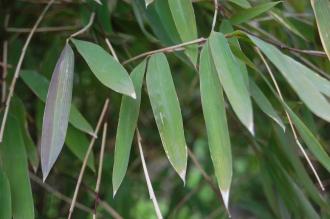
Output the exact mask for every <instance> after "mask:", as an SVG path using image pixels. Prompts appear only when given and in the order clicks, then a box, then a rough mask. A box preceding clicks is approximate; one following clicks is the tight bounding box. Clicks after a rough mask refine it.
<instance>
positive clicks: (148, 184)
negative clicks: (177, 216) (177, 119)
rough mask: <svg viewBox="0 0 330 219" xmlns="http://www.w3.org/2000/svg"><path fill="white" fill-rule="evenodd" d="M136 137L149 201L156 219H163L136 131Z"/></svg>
mask: <svg viewBox="0 0 330 219" xmlns="http://www.w3.org/2000/svg"><path fill="white" fill-rule="evenodd" d="M136 136H137V143H138V146H139V151H140V157H141V162H142V167H143V172H144V176H145V178H146V182H147V187H148V191H149V195H150V199H151V200H152V203H153V205H154V208H155V211H156V215H157V218H158V219H163V216H162V213H161V211H160V208H159V205H158V202H157V198H156V196H155V192H154V189H153V188H152V184H151V181H150V177H149V174H148V169H147V165H146V161H145V159H144V155H143V150H142V145H141V136H140V132H139V130H138V129H136Z"/></svg>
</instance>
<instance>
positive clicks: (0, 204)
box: [0, 166, 12, 219]
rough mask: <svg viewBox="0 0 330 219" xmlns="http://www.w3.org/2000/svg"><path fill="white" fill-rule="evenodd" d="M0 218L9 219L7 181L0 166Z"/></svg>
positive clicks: (9, 200)
mask: <svg viewBox="0 0 330 219" xmlns="http://www.w3.org/2000/svg"><path fill="white" fill-rule="evenodd" d="M0 194H1V195H0V218H1V219H11V218H12V214H11V211H12V209H11V193H10V185H9V180H8V178H7V176H6V174H5V173H4V172H3V171H2V169H1V166H0Z"/></svg>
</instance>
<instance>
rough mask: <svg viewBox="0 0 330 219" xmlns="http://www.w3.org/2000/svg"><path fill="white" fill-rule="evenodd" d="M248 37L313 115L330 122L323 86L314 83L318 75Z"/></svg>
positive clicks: (255, 39)
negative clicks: (322, 90)
mask: <svg viewBox="0 0 330 219" xmlns="http://www.w3.org/2000/svg"><path fill="white" fill-rule="evenodd" d="M249 38H250V39H251V40H252V41H253V42H254V43H255V44H256V45H257V46H258V47H259V48H260V50H261V51H262V52H263V53H264V54H265V55H266V56H267V57H268V59H269V60H270V61H271V62H272V63H273V64H274V65H275V66H276V67H277V68H278V69H279V71H280V72H281V73H282V75H283V76H284V77H285V78H286V80H287V81H288V82H289V84H290V85H291V87H292V88H293V89H294V90H295V92H296V93H297V94H298V96H299V97H300V99H301V100H302V101H303V102H304V103H305V104H306V105H307V107H308V108H309V109H310V110H311V111H312V112H313V113H314V114H315V115H317V116H319V117H321V118H323V119H324V120H326V121H328V122H330V104H329V102H328V101H327V100H326V98H325V97H324V96H323V95H322V94H321V93H320V89H323V88H321V86H320V85H318V84H317V83H316V81H318V79H317V78H318V77H317V76H315V73H314V72H313V71H311V70H310V69H308V68H307V67H306V66H304V65H302V64H301V63H299V62H297V61H295V60H294V59H292V58H291V57H289V56H287V55H285V54H283V53H282V52H281V51H280V50H279V49H277V48H276V47H274V46H273V45H270V44H268V43H266V42H264V41H262V40H260V39H258V38H256V37H254V36H249ZM311 79H312V80H311ZM313 79H314V80H315V81H314V80H313ZM319 80H320V79H319Z"/></svg>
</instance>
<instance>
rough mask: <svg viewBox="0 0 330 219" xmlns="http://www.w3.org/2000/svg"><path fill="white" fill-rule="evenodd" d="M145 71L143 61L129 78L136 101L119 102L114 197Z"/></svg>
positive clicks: (125, 160)
mask: <svg viewBox="0 0 330 219" xmlns="http://www.w3.org/2000/svg"><path fill="white" fill-rule="evenodd" d="M145 71H146V61H143V62H142V63H140V64H139V65H138V66H137V67H136V68H135V69H134V70H133V71H132V73H131V78H132V81H133V84H134V87H135V89H136V99H135V100H134V99H132V98H129V97H125V96H124V97H123V99H122V101H121V106H120V112H119V122H118V128H117V135H116V145H115V155H114V156H115V157H114V164H113V171H112V186H113V194H114V196H115V194H116V192H117V190H118V188H119V186H120V184H121V182H122V181H123V179H124V176H125V174H126V171H127V166H128V161H129V156H130V151H131V146H132V141H133V137H134V131H135V128H136V125H137V121H138V117H139V112H140V103H141V89H142V83H143V77H144V73H145Z"/></svg>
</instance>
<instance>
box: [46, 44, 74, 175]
mask: <svg viewBox="0 0 330 219" xmlns="http://www.w3.org/2000/svg"><path fill="white" fill-rule="evenodd" d="M73 69H74V54H73V51H72V49H71V47H70V46H69V44H66V45H65V47H64V49H63V51H62V53H61V55H60V57H59V59H58V61H57V63H56V66H55V69H54V72H53V75H52V79H51V81H50V84H49V89H48V94H47V99H46V106H45V111H44V117H43V123H42V133H41V145H40V154H41V169H42V173H43V179H44V180H45V179H46V178H47V176H48V174H49V172H50V170H51V168H52V167H53V165H54V163H55V161H56V160H57V158H58V155H59V154H60V152H61V150H62V147H63V145H64V141H65V135H66V131H67V128H68V123H69V115H70V106H71V99H72V86H73Z"/></svg>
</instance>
